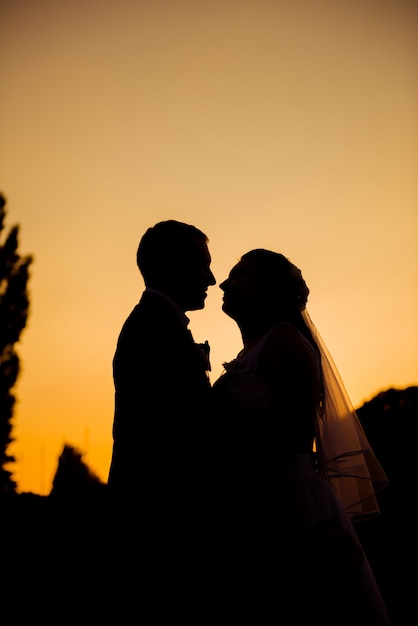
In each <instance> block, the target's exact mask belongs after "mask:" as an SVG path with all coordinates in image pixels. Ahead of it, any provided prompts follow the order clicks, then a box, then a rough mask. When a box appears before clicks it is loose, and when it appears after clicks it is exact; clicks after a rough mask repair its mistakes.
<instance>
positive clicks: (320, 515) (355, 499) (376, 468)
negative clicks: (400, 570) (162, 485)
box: [213, 249, 390, 626]
mask: <svg viewBox="0 0 418 626" xmlns="http://www.w3.org/2000/svg"><path fill="white" fill-rule="evenodd" d="M220 288H221V289H222V291H223V292H224V297H223V310H224V312H225V313H226V314H227V315H229V316H230V317H231V318H232V319H233V320H235V322H236V323H237V324H238V327H239V329H240V331H241V335H242V340H243V349H242V350H241V352H240V353H239V354H238V355H237V357H236V359H234V360H233V361H232V362H230V363H225V364H224V368H225V371H224V373H223V374H222V376H221V377H220V378H219V379H218V380H217V381H216V382H215V383H214V386H213V398H214V403H215V411H214V416H215V420H216V426H217V437H216V442H215V450H216V458H217V465H216V468H215V475H216V477H217V481H216V491H217V497H218V502H221V505H220V507H219V508H218V513H219V516H218V519H217V524H215V525H214V528H215V529H217V533H216V534H215V536H216V537H217V545H218V547H219V548H220V550H219V558H220V559H221V560H220V563H221V564H222V565H221V566H220V567H219V571H220V572H221V574H220V577H219V586H220V588H221V589H223V593H224V596H225V599H229V600H230V602H229V609H230V611H232V613H234V612H235V611H237V612H238V611H241V612H242V615H243V616H245V615H247V616H250V615H251V612H253V616H254V619H257V620H258V623H265V622H266V621H270V620H272V621H273V622H276V623H278V620H279V618H280V617H281V616H283V615H286V616H287V619H288V620H290V621H288V622H286V623H298V624H299V621H298V620H301V619H304V620H306V621H308V622H309V621H311V622H312V623H318V624H326V625H327V626H330V625H331V624H332V625H333V626H335V625H337V624H338V626H341V625H348V624H350V625H351V624H354V623H356V624H363V623H364V624H369V625H372V624H373V625H376V626H388V624H390V621H389V618H388V616H387V613H386V609H385V605H384V602H383V600H382V597H381V594H380V591H379V589H378V586H377V584H376V581H375V577H374V574H373V572H372V570H371V568H370V565H369V562H368V560H367V558H366V555H365V554H364V551H363V549H362V546H361V545H360V542H359V540H358V537H357V535H356V532H355V530H354V527H353V524H352V521H353V520H357V519H360V518H362V517H367V516H371V515H374V514H377V513H378V512H379V509H378V505H377V502H376V498H375V488H379V487H381V486H383V485H384V484H385V483H386V476H385V473H384V471H383V470H382V468H381V466H380V465H379V463H378V461H377V459H376V457H375V456H374V454H373V451H372V450H371V448H370V445H369V443H368V441H367V439H366V436H365V434H364V432H363V430H362V428H361V425H360V423H359V421H358V419H357V416H356V414H355V412H354V411H353V409H352V406H351V404H350V402H349V400H348V398H347V396H346V393H345V390H344V387H343V385H342V383H341V381H340V380H339V377H338V373H337V371H336V369H335V366H334V364H333V362H332V360H331V358H330V356H329V354H328V353H327V351H326V348H325V346H324V345H323V343H322V341H321V338H320V337H319V335H318V333H317V331H316V329H315V327H314V325H313V323H312V321H311V320H310V318H309V316H308V314H307V312H306V302H307V298H308V294H309V289H308V288H307V286H306V284H305V281H304V280H303V278H302V275H301V272H300V270H299V269H298V268H297V267H296V266H295V265H293V264H292V263H291V262H290V261H289V260H288V259H287V258H286V257H284V256H283V255H281V254H278V253H275V252H272V251H269V250H264V249H257V250H252V251H250V252H248V253H247V254H244V256H243V257H242V258H241V260H240V261H239V262H238V263H237V265H235V267H234V268H233V269H232V270H231V272H230V274H229V276H228V278H227V279H226V280H225V281H224V282H223V283H221V285H220ZM215 543H216V542H215ZM260 620H261V621H260ZM263 620H264V621H263Z"/></svg>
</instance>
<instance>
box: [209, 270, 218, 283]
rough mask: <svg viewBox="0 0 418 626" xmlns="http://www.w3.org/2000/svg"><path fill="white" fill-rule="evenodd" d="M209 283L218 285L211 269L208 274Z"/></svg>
mask: <svg viewBox="0 0 418 626" xmlns="http://www.w3.org/2000/svg"><path fill="white" fill-rule="evenodd" d="M208 283H209V285H216V278H215V276H214V275H213V273H212V271H211V270H209V274H208Z"/></svg>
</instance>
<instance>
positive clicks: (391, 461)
mask: <svg viewBox="0 0 418 626" xmlns="http://www.w3.org/2000/svg"><path fill="white" fill-rule="evenodd" d="M357 414H358V416H359V419H360V421H361V423H362V425H363V428H364V430H365V432H366V434H367V437H368V439H369V441H370V443H371V445H372V447H373V449H374V451H375V453H376V456H377V457H378V459H379V461H380V462H381V464H382V465H383V467H384V469H385V471H386V474H387V477H388V480H389V484H388V486H387V487H386V488H385V489H383V491H382V492H381V493H379V494H378V501H379V505H380V510H381V514H380V515H379V516H378V517H377V518H376V519H374V520H370V521H369V522H364V523H363V524H358V526H357V527H356V530H357V532H358V534H359V536H360V539H361V541H362V544H363V546H364V548H365V550H366V553H367V555H368V557H369V560H370V562H371V564H372V566H373V569H374V570H375V573H376V576H377V579H378V581H379V583H380V586H381V588H382V592H383V594H384V596H385V598H386V601H387V604H388V608H389V610H390V612H391V614H392V618H393V624H394V626H397V625H398V624H399V626H403V625H404V624H405V625H407V624H411V623H413V621H414V619H415V620H416V616H417V614H418V613H417V605H416V599H415V598H416V589H415V587H416V578H415V576H414V575H411V572H414V571H416V564H417V558H418V535H417V530H416V529H417V526H418V495H417V487H418V387H415V386H412V387H407V388H406V389H388V390H386V391H382V392H381V393H379V394H378V395H376V396H375V397H374V398H373V399H372V400H371V401H370V402H366V403H365V404H363V406H361V407H360V408H359V409H357ZM411 616H415V618H412V617H411ZM411 619H412V621H411Z"/></svg>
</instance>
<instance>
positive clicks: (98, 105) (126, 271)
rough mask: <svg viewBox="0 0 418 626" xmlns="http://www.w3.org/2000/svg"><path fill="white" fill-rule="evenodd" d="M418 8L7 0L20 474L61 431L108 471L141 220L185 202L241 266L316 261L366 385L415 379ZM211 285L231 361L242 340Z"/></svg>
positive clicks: (42, 463) (224, 259)
mask: <svg viewBox="0 0 418 626" xmlns="http://www.w3.org/2000/svg"><path fill="white" fill-rule="evenodd" d="M417 26H418V11H417V4H416V3H415V2H407V1H405V0H362V1H361V2H357V1H353V0H342V1H339V2H338V1H337V2H335V0H334V1H331V0H319V1H315V0H314V1H312V0H309V1H305V2H301V1H299V0H288V1H281V0H274V1H273V0H271V1H266V0H258V1H257V2H248V1H245V0H244V1H240V2H238V1H236V2H234V1H228V0H224V1H223V2H216V1H214V0H211V1H210V2H206V1H205V0H203V1H202V2H192V1H189V2H186V1H177V0H170V1H168V0H167V1H158V0H156V1H154V2H152V3H151V2H145V1H144V2H141V0H136V1H133V0H131V1H129V0H117V1H116V0H115V1H110V0H71V2H65V1H63V2H55V1H53V0H20V1H18V2H8V1H6V0H0V54H1V56H0V78H1V86H2V97H1V101H0V112H1V114H0V137H1V141H0V190H1V191H2V192H3V193H4V194H5V196H6V198H7V201H8V203H7V210H8V213H7V221H6V227H7V228H10V227H11V226H12V225H13V224H15V223H19V224H20V225H21V237H20V242H21V243H20V251H21V253H22V254H26V253H27V254H33V255H34V258H35V260H34V263H33V266H32V275H31V280H30V284H29V289H30V297H31V314H30V318H29V322H28V326H27V328H26V330H25V332H24V333H23V335H22V340H21V342H20V345H19V354H20V357H21V362H22V373H21V376H20V378H19V381H18V384H17V386H16V389H15V392H16V395H17V399H18V402H17V406H16V410H15V416H14V436H15V439H16V441H15V443H14V444H13V446H11V449H10V451H11V452H13V453H14V454H15V455H16V458H17V462H16V463H15V464H14V471H15V478H16V480H17V481H18V483H19V489H20V490H24V491H28V490H29V491H34V492H36V493H48V492H49V490H50V488H51V480H52V477H53V475H54V472H55V469H56V464H57V458H58V455H59V454H60V452H61V450H62V446H63V444H64V443H69V444H71V445H74V446H76V447H78V448H80V450H81V451H82V452H84V453H85V456H84V458H85V460H86V462H87V463H88V464H89V466H90V467H91V468H92V469H93V470H94V471H95V472H96V473H97V474H98V475H99V476H100V477H101V478H102V479H103V480H105V479H106V477H107V471H108V466H109V462H110V454H111V445H112V440H111V428H112V420H113V384H112V372H111V361H112V357H113V351H114V348H115V343H116V340H117V335H118V332H119V329H120V326H121V324H122V322H123V321H124V319H125V317H126V316H127V314H128V313H129V311H130V309H131V308H132V307H133V306H134V304H135V303H136V301H137V300H138V299H139V296H140V292H141V290H142V281H141V278H140V276H139V273H138V271H137V269H136V266H135V252H136V246H137V243H138V240H139V238H140V236H141V235H142V233H143V232H144V231H145V229H146V228H147V227H148V226H150V225H152V224H153V223H155V222H157V221H159V220H161V219H167V218H175V219H179V220H183V221H188V222H191V223H194V224H196V225H197V226H198V227H199V228H201V229H202V230H204V231H205V232H206V233H207V234H208V236H209V238H210V250H211V253H212V257H213V271H214V273H215V276H216V278H217V280H218V283H220V282H221V281H222V279H224V278H225V277H226V275H227V273H228V272H229V270H230V268H231V267H232V265H234V263H235V262H236V260H237V258H238V257H239V256H240V255H241V254H242V253H243V252H245V251H247V250H248V249H250V248H254V247H267V248H272V249H274V250H277V251H279V252H282V253H284V254H285V255H286V256H288V257H289V258H290V259H291V260H292V261H293V262H294V263H296V264H297V265H298V266H299V267H300V268H301V269H302V272H303V274H304V276H305V278H306V281H307V283H308V285H309V287H310V289H311V295H310V300H309V303H308V308H309V311H310V314H311V317H312V318H313V320H314V322H315V323H316V325H317V327H318V329H319V331H320V332H321V334H322V335H323V337H324V339H325V341H326V343H327V344H328V346H329V348H330V351H331V353H332V354H333V357H334V359H335V361H336V363H337V365H338V367H339V370H340V373H341V375H342V377H343V379H344V381H345V384H346V387H347V390H348V392H349V394H350V396H351V398H352V401H353V404H354V405H355V406H359V405H360V404H361V403H362V402H364V401H365V400H368V399H370V398H371V397H372V396H373V395H375V394H376V393H377V392H378V391H380V390H381V389H385V388H388V387H391V386H395V387H405V386H409V385H412V384H418V355H417V346H418V325H417V319H418V290H417V285H418V247H417V243H416V242H417V234H418V210H417V208H418V203H417V200H418V185H417V171H418V169H417V166H418V141H417V140H418V117H417V110H418V84H417V71H416V70H417V59H418V54H417V53H418V28H417ZM220 306H221V292H220V290H219V289H218V287H217V286H215V287H213V288H211V289H210V290H209V297H208V300H207V307H206V309H205V310H204V311H203V312H198V313H194V314H192V315H191V328H192V331H193V334H194V336H195V338H196V340H198V341H200V340H204V339H208V340H209V341H210V343H211V347H212V352H211V354H212V363H213V371H212V378H213V379H215V378H216V377H217V376H218V375H219V374H220V372H221V370H222V365H221V364H222V362H223V361H224V360H228V359H231V358H233V356H234V355H235V354H236V352H237V351H238V350H239V348H240V337H239V333H238V331H237V329H236V328H235V326H234V323H233V322H232V321H231V320H230V319H229V318H227V317H226V316H225V315H224V314H223V313H222V311H221V309H220Z"/></svg>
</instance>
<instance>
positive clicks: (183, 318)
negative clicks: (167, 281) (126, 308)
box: [145, 287, 190, 328]
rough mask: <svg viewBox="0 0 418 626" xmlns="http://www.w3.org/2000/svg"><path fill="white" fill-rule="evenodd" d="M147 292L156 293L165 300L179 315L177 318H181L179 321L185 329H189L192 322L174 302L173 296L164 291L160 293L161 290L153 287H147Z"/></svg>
mask: <svg viewBox="0 0 418 626" xmlns="http://www.w3.org/2000/svg"><path fill="white" fill-rule="evenodd" d="M145 292H148V293H154V294H155V295H156V296H160V298H163V299H164V300H166V301H167V302H168V303H169V304H170V305H171V306H172V307H173V309H174V310H175V312H176V313H177V317H178V318H179V320H180V322H181V323H182V325H183V326H184V327H185V328H187V326H188V324H189V322H190V320H189V318H188V317H187V315H186V314H185V313H184V311H182V309H181V308H180V307H179V305H178V304H177V302H176V301H175V300H173V298H172V297H171V296H169V295H167V294H166V293H164V292H163V291H159V289H153V288H152V287H147V288H146V289H145Z"/></svg>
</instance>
